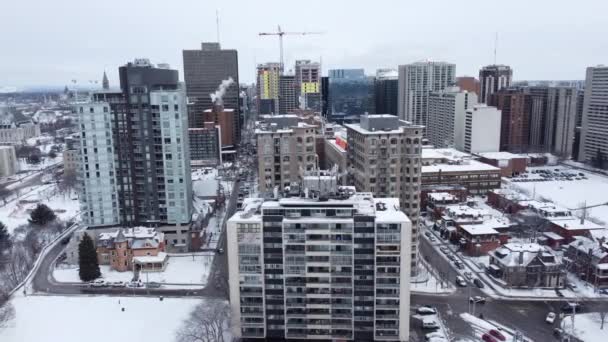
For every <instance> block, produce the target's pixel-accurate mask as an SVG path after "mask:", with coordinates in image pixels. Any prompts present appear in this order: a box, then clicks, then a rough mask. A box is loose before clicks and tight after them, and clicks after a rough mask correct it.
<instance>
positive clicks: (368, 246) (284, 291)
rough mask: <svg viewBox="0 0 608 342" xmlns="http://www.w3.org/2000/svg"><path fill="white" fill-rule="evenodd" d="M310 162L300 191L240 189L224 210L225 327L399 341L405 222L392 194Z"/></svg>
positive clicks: (404, 312) (259, 335)
mask: <svg viewBox="0 0 608 342" xmlns="http://www.w3.org/2000/svg"><path fill="white" fill-rule="evenodd" d="M316 172H317V171H313V172H311V173H310V176H309V178H310V182H308V184H309V185H308V186H306V187H305V189H306V190H305V191H304V190H302V188H300V189H298V188H295V187H294V188H292V189H291V190H290V191H289V194H286V196H283V197H280V196H279V197H278V198H277V199H273V200H263V199H261V198H260V199H247V200H245V203H244V206H243V210H242V211H239V212H237V213H236V214H235V215H234V216H232V217H231V218H230V219H229V220H228V224H227V230H226V231H227V242H228V252H227V255H228V270H229V280H230V281H229V284H230V298H231V299H232V300H231V301H230V306H231V309H232V319H233V320H232V321H233V323H234V324H233V325H232V329H233V330H232V333H233V335H234V336H235V337H238V338H241V339H243V340H249V339H265V340H267V341H274V340H288V341H294V340H311V341H409V320H410V317H409V312H410V290H409V286H410V258H409V253H408V252H407V251H409V249H410V241H411V237H410V233H411V226H412V223H411V222H410V220H409V219H408V217H407V216H406V215H405V214H404V213H403V212H402V211H401V210H400V209H399V200H398V199H397V198H374V197H373V196H372V195H371V194H369V193H357V192H355V190H354V188H352V187H342V188H339V189H337V188H336V186H335V184H336V179H335V175H326V174H323V175H321V174H319V175H317V174H316ZM319 177H322V178H319ZM320 179H322V180H320ZM304 182H305V183H306V182H307V176H306V175H305V176H304ZM316 184H318V187H317V188H315V186H316ZM290 196H291V197H290Z"/></svg>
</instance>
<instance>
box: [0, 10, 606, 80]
mask: <svg viewBox="0 0 608 342" xmlns="http://www.w3.org/2000/svg"><path fill="white" fill-rule="evenodd" d="M216 9H217V10H218V11H219V14H220V42H221V44H222V47H223V48H229V49H237V50H238V53H239V78H240V80H241V83H251V82H253V81H254V79H255V65H256V64H257V63H264V62H272V61H278V60H279V49H278V46H279V44H278V38H276V37H259V36H258V32H269V31H274V30H276V26H277V25H281V27H282V28H283V29H284V30H285V31H323V32H325V34H323V35H314V36H312V35H311V36H304V37H298V36H285V38H284V43H285V62H286V70H289V69H291V68H293V64H294V61H295V59H311V60H316V61H319V60H321V62H322V64H323V71H324V74H326V73H327V70H328V69H334V68H364V69H365V72H366V74H368V75H372V74H374V73H375V71H376V69H378V68H397V66H398V65H399V64H407V63H412V62H416V61H420V60H426V59H429V60H436V61H446V62H450V63H455V64H456V75H457V76H464V75H467V76H475V77H477V76H478V73H479V69H480V68H481V67H482V66H484V65H488V64H492V63H493V62H494V56H493V53H494V38H495V34H496V32H498V37H499V38H498V54H497V55H498V56H497V63H499V64H507V65H510V66H511V67H512V68H513V79H514V81H518V80H581V79H584V77H585V68H586V67H588V66H594V65H598V64H602V63H607V64H608V61H607V60H608V58H607V56H608V40H607V39H606V33H608V32H607V31H608V27H607V26H606V24H605V18H604V15H603V14H604V13H608V2H606V1H591V0H581V1H577V2H571V1H568V2H566V1H565V0H556V1H549V0H539V1H524V0H512V1H508V2H505V1H489V0H469V1H459V2H455V1H434V2H430V1H420V2H412V1H403V0H402V1H399V0H377V1H374V2H363V1H356V2H355V1H344V0H333V1H318V0H310V1H308V2H307V3H306V4H303V3H288V2H285V1H276V0H258V1H237V0H228V1H221V2H215V3H212V4H209V3H208V2H205V1H200V0H198V1H195V0H181V1H176V2H172V3H169V2H166V1H162V2H161V1H157V0H149V1H143V0H133V1H118V0H105V1H98V2H89V1H76V0H55V1H39V0H38V1H36V0H20V1H10V2H7V3H6V4H4V6H3V10H2V12H0V32H2V33H3V34H2V35H0V46H2V50H3V52H2V54H0V88H2V87H5V86H17V87H22V86H36V85H47V86H63V85H69V84H71V80H72V79H76V80H78V82H79V83H80V84H81V85H86V84H87V83H88V82H89V80H95V81H98V82H99V83H98V84H99V85H100V86H101V78H102V76H103V72H104V70H105V71H106V72H107V74H108V78H109V80H110V85H111V86H114V87H116V86H117V85H118V67H119V66H120V65H123V64H125V63H126V62H128V61H132V60H133V59H135V58H149V59H150V60H151V61H152V62H153V63H169V64H170V65H171V67H172V68H175V69H178V70H179V71H180V79H181V80H183V67H182V50H184V49H195V48H199V47H200V44H201V42H203V41H215V40H216Z"/></svg>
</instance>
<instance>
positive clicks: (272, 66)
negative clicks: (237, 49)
mask: <svg viewBox="0 0 608 342" xmlns="http://www.w3.org/2000/svg"><path fill="white" fill-rule="evenodd" d="M280 78H281V63H266V64H258V67H257V97H258V98H257V108H258V114H272V113H276V111H277V110H278V108H279V82H280Z"/></svg>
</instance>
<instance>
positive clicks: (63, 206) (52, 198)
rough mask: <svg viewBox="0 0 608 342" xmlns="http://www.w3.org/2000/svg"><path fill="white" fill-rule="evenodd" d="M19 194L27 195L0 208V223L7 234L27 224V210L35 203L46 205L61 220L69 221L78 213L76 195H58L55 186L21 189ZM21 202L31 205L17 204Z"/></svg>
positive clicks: (46, 185)
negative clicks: (25, 201) (5, 228)
mask: <svg viewBox="0 0 608 342" xmlns="http://www.w3.org/2000/svg"><path fill="white" fill-rule="evenodd" d="M21 193H22V194H26V193H27V194H26V195H23V196H22V197H20V198H19V199H16V200H12V201H11V202H9V203H7V204H6V205H2V206H0V221H2V222H3V223H4V224H5V225H6V226H7V227H8V231H9V232H12V231H13V230H14V229H15V228H16V227H18V226H19V225H22V224H26V223H27V219H28V218H29V215H30V214H29V212H28V210H31V209H34V208H35V207H36V204H37V203H42V204H46V205H47V206H48V207H49V208H51V209H52V210H54V211H55V214H56V215H57V217H59V218H60V219H62V220H71V219H73V218H74V217H75V216H76V214H78V212H79V211H80V204H79V202H78V200H77V199H76V195H75V194H74V193H72V194H67V193H65V194H60V193H59V192H58V191H57V185H56V184H44V185H41V186H37V187H32V188H29V189H22V190H21ZM23 200H27V201H31V202H32V203H19V202H20V201H23Z"/></svg>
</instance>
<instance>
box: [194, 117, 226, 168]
mask: <svg viewBox="0 0 608 342" xmlns="http://www.w3.org/2000/svg"><path fill="white" fill-rule="evenodd" d="M220 130H221V129H220V126H219V125H216V124H215V123H214V122H205V127H203V128H188V140H189V142H190V167H204V166H207V167H209V166H217V165H218V164H221V163H222V151H221V145H222V143H221V138H220V137H221V133H220Z"/></svg>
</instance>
